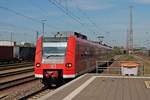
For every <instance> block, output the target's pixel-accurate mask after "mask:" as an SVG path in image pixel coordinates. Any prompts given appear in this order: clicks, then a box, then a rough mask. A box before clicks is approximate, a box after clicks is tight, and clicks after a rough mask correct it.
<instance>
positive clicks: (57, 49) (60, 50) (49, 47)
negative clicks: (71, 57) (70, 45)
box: [43, 42, 67, 58]
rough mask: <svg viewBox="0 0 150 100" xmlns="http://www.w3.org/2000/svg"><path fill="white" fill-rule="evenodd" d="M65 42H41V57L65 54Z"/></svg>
mask: <svg viewBox="0 0 150 100" xmlns="http://www.w3.org/2000/svg"><path fill="white" fill-rule="evenodd" d="M66 47H67V42H56V43H43V57H46V58H49V57H54V56H65V52H66Z"/></svg>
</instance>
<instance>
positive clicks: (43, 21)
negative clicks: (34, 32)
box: [41, 19, 47, 36]
mask: <svg viewBox="0 0 150 100" xmlns="http://www.w3.org/2000/svg"><path fill="white" fill-rule="evenodd" d="M41 21H42V34H43V36H44V33H45V30H44V28H45V27H44V26H45V21H47V20H45V19H43V20H41Z"/></svg>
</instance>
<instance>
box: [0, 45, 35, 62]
mask: <svg viewBox="0 0 150 100" xmlns="http://www.w3.org/2000/svg"><path fill="white" fill-rule="evenodd" d="M34 56H35V47H21V46H0V62H8V63H10V62H20V61H24V60H30V61H31V60H32V61H33V60H34Z"/></svg>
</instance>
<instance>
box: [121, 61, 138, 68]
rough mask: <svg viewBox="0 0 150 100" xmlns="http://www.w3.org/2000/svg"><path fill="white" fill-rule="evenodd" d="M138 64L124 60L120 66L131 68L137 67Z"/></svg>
mask: <svg viewBox="0 0 150 100" xmlns="http://www.w3.org/2000/svg"><path fill="white" fill-rule="evenodd" d="M139 66H140V64H139V63H136V62H126V63H122V64H121V67H127V68H131V67H139Z"/></svg>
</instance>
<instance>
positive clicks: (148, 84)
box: [39, 74, 150, 100]
mask: <svg viewBox="0 0 150 100" xmlns="http://www.w3.org/2000/svg"><path fill="white" fill-rule="evenodd" d="M149 93H150V77H134V76H102V75H96V74H85V75H83V76H81V77H79V78H77V79H75V80H73V81H71V82H69V83H68V84H65V85H64V86H62V87H60V88H58V89H56V90H55V91H53V92H51V93H48V94H47V95H45V96H43V97H41V98H39V100H150V95H149Z"/></svg>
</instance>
